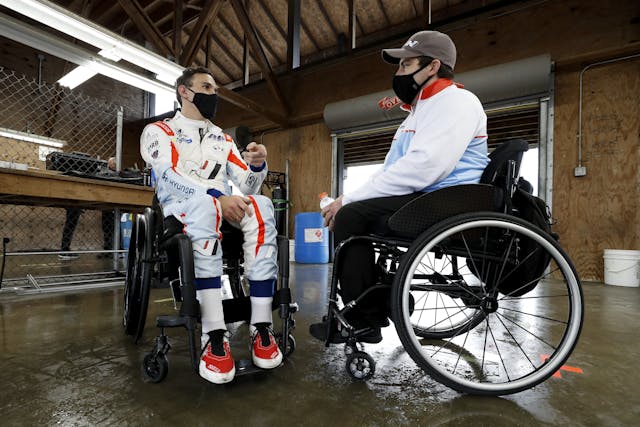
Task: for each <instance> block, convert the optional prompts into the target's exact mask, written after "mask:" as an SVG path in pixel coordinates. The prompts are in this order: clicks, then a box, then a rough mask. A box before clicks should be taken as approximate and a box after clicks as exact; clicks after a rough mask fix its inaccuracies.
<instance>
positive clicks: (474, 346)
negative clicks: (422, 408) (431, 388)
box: [392, 212, 583, 395]
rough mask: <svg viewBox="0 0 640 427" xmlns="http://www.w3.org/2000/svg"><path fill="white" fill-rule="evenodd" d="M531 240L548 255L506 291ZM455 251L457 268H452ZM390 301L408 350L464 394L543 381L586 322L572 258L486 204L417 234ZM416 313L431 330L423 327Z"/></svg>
mask: <svg viewBox="0 0 640 427" xmlns="http://www.w3.org/2000/svg"><path fill="white" fill-rule="evenodd" d="M527 241H529V243H530V242H534V243H535V245H531V244H528V245H527V246H526V247H527V248H534V247H535V250H536V251H544V252H546V256H548V257H549V260H550V262H549V264H548V266H546V268H543V269H541V270H539V271H538V273H537V276H536V277H534V278H532V279H530V280H529V281H528V282H527V283H524V284H521V286H520V287H519V288H518V290H515V291H514V292H507V293H506V294H505V293H503V291H504V290H505V289H508V288H509V286H508V285H509V284H510V283H509V282H510V281H511V282H514V283H520V281H521V279H522V278H521V277H515V276H517V274H514V275H511V273H513V272H514V271H516V272H518V271H522V269H521V267H522V265H523V263H527V261H528V260H530V259H534V258H536V256H535V254H533V253H527V250H523V248H525V246H523V242H527ZM451 257H456V262H457V264H458V265H457V270H458V273H457V275H450V274H449V271H448V270H447V268H448V267H447V263H448V261H447V260H450V259H451ZM521 289H526V290H527V291H526V292H525V293H524V294H519V292H520V290H521ZM516 295H517V296H516ZM411 299H413V300H414V304H415V306H414V307H413V309H412V310H411V309H410V301H411ZM426 301H429V303H426ZM423 302H425V303H423ZM392 310H393V313H394V319H397V321H396V323H395V325H396V330H397V331H398V336H399V337H400V340H401V341H402V344H403V346H404V348H405V350H406V351H407V352H408V353H409V355H410V356H411V358H412V359H413V360H414V361H415V362H416V363H417V364H418V365H419V366H420V367H421V368H422V369H423V370H425V371H426V372H427V373H428V374H429V375H430V376H432V377H433V378H434V379H436V380H438V381H440V382H441V383H443V384H445V385H447V386H449V387H451V388H453V389H455V390H457V391H460V392H463V393H470V394H480V395H504V394H510V393H517V392H519V391H522V390H526V389H529V388H531V387H533V386H535V385H537V384H539V383H541V382H542V381H544V380H546V379H547V378H549V377H550V376H551V375H553V374H554V373H555V372H556V371H557V370H558V369H559V368H560V367H561V366H562V365H563V364H564V363H565V362H566V360H567V359H568V357H569V356H570V354H571V352H572V351H573V349H574V347H575V345H576V343H577V340H578V337H579V335H580V330H581V328H582V318H583V299H582V289H581V284H580V280H579V278H578V275H577V273H576V271H575V268H574V267H573V264H572V263H571V260H570V259H569V258H568V257H567V255H566V254H565V252H564V251H563V250H562V248H561V247H560V246H559V245H558V244H557V242H556V241H555V240H554V239H553V238H552V237H551V236H550V235H549V234H547V233H545V232H544V231H542V230H540V229H538V228H537V227H535V226H533V225H532V224H530V223H528V222H526V221H523V220H521V219H519V218H515V217H513V216H509V215H504V214H498V213H490V212H487V213H484V212H482V213H472V214H465V215H459V216H456V217H453V218H451V219H449V220H446V221H443V222H441V223H439V224H437V225H435V226H434V227H432V228H430V229H429V230H427V231H425V232H424V233H423V234H422V235H420V236H419V237H418V238H417V239H416V240H415V242H414V243H413V244H412V245H411V247H410V248H409V249H408V250H407V253H406V256H405V257H404V259H403V261H402V263H401V264H400V266H399V269H398V274H397V275H396V278H395V280H394V285H393V293H392ZM472 310H473V311H472ZM470 313H473V314H470ZM417 318H420V319H419V322H420V324H421V327H422V328H423V329H426V330H428V331H432V332H433V333H432V334H431V336H427V337H426V338H425V337H423V336H421V334H420V333H418V332H416V326H415V325H416V323H418V320H417ZM438 333H439V334H440V336H436V335H437V334H438Z"/></svg>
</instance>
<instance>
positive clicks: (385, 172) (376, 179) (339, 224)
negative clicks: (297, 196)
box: [310, 31, 489, 343]
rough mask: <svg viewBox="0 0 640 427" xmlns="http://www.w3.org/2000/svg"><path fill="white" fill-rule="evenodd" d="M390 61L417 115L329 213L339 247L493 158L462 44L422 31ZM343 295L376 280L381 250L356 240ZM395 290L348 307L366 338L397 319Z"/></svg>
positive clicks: (321, 328) (398, 90)
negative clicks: (462, 67) (458, 71)
mask: <svg viewBox="0 0 640 427" xmlns="http://www.w3.org/2000/svg"><path fill="white" fill-rule="evenodd" d="M382 58H383V60H384V61H385V62H388V63H390V64H397V65H398V69H397V71H396V73H395V75H394V77H393V91H394V92H395V94H396V96H397V97H398V98H399V99H400V100H401V101H402V102H403V103H404V105H403V106H402V108H403V109H405V110H407V111H408V112H409V115H408V116H407V118H406V119H405V120H404V121H403V122H402V124H401V125H400V127H399V128H398V130H397V131H396V133H395V136H394V138H393V141H392V143H391V148H390V149H389V152H388V153H387V156H386V158H385V161H384V164H383V166H382V167H381V168H380V169H379V170H378V171H377V172H376V173H374V174H373V175H372V177H371V178H370V179H369V180H368V181H367V182H366V183H365V184H363V185H362V186H361V187H360V188H358V189H356V190H355V191H352V192H350V193H348V194H344V195H342V196H340V197H338V198H337V199H336V200H335V201H334V202H333V203H332V204H330V205H329V206H326V207H325V208H324V209H323V210H322V215H323V217H324V222H325V225H328V226H329V228H330V229H331V230H333V232H334V241H335V244H336V246H337V245H338V244H339V243H340V242H342V241H343V240H345V239H347V238H349V237H351V236H356V235H366V234H369V233H372V232H374V231H376V230H378V231H379V229H380V225H381V224H384V223H386V220H387V219H388V218H389V217H390V216H391V215H393V214H394V213H395V212H396V211H397V210H398V209H400V208H401V207H402V206H404V205H405V204H406V203H408V202H410V201H411V200H413V199H414V198H416V197H418V196H420V195H422V194H423V193H425V192H431V191H434V190H437V189H440V188H444V187H448V186H452V185H460V184H474V183H478V182H479V181H480V177H481V175H482V172H483V171H484V168H485V167H486V166H487V164H488V163H489V158H488V156H487V116H486V115H485V113H484V110H483V108H482V104H481V103H480V101H479V100H478V98H477V97H476V96H475V95H474V94H473V93H471V92H469V91H467V90H465V89H463V88H462V86H461V85H458V84H456V83H454V82H453V68H454V67H455V64H456V47H455V45H454V44H453V41H452V40H451V39H450V38H449V36H447V35H446V34H443V33H440V32H438V31H420V32H418V33H416V34H414V35H413V36H411V38H409V40H407V42H406V43H405V44H404V45H403V46H402V47H401V48H398V49H383V50H382ZM341 258H342V259H341V265H342V266H344V268H341V269H340V271H338V277H339V280H340V293H341V296H342V300H343V301H344V302H345V303H347V302H349V301H352V300H354V299H356V298H357V297H358V296H359V295H361V294H362V293H363V292H364V291H365V290H366V289H367V288H368V287H370V286H373V285H374V284H375V283H374V282H375V280H376V274H375V266H374V251H373V248H372V246H371V244H369V243H366V242H365V243H354V244H351V245H348V246H346V247H345V248H344V250H343V251H342V253H341ZM387 299H388V294H386V295H385V294H381V293H377V294H376V293H375V292H372V293H371V294H369V296H367V297H366V298H364V299H363V300H362V302H359V304H358V305H357V306H355V307H354V308H353V309H352V310H350V311H349V312H347V313H346V314H347V320H348V321H349V323H351V325H352V326H353V327H354V328H355V329H356V331H358V330H361V331H364V332H362V333H358V340H359V341H362V342H370V343H377V342H380V341H381V340H382V336H381V334H380V328H381V327H384V326H387V325H388V324H389V322H388V320H387V317H388V309H387V308H386V306H387V301H386V300H387ZM327 326H328V325H327V324H326V323H316V324H314V325H311V328H310V332H311V334H312V335H313V336H314V337H316V338H318V339H320V340H323V341H324V340H326V338H327V337H326V331H327V329H328V328H327ZM339 327H340V326H339V325H338V324H336V325H332V327H331V331H332V332H331V336H330V337H329V341H331V342H344V333H341V332H344V331H340V330H339Z"/></svg>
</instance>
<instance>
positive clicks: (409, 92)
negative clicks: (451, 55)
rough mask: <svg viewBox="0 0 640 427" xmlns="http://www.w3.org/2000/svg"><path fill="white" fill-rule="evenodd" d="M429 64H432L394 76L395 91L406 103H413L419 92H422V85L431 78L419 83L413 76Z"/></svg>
mask: <svg viewBox="0 0 640 427" xmlns="http://www.w3.org/2000/svg"><path fill="white" fill-rule="evenodd" d="M429 65H430V64H427V65H425V66H423V67H421V68H419V69H418V70H416V71H415V72H413V73H411V74H405V75H404V76H393V91H394V92H395V94H396V95H397V96H398V98H400V100H401V101H402V102H404V103H405V104H411V103H412V102H413V100H414V99H416V96H417V95H418V92H420V89H421V88H422V86H424V84H425V83H426V82H427V80H429V79H427V80H425V81H424V82H423V83H422V84H418V83H416V81H415V80H414V78H413V76H415V75H416V73H418V72H419V71H422V70H424V69H425V68H427V67H428V66H429Z"/></svg>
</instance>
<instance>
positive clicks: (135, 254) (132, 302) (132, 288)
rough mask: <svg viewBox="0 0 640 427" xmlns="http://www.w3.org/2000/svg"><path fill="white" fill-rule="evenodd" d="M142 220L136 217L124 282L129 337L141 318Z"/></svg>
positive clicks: (125, 314)
mask: <svg viewBox="0 0 640 427" xmlns="http://www.w3.org/2000/svg"><path fill="white" fill-rule="evenodd" d="M139 224H140V220H139V219H138V216H136V218H135V221H134V222H133V226H132V228H131V240H130V242H129V252H128V254H127V271H126V277H125V281H124V311H123V319H122V320H123V325H124V331H125V334H127V335H133V334H134V333H135V332H136V330H137V328H138V325H137V322H138V318H139V317H140V305H139V304H138V300H139V295H140V274H139V271H138V267H139V259H140V254H139V249H140V247H141V244H142V242H139V241H138V237H137V236H138V228H139Z"/></svg>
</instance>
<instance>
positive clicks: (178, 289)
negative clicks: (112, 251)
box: [123, 200, 298, 383]
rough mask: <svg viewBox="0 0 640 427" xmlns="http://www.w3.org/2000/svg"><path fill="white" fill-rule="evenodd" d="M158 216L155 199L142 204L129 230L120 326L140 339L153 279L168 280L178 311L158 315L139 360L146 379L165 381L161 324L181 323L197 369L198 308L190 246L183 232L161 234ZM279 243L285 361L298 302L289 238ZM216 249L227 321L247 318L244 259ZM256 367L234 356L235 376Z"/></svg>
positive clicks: (278, 302) (277, 300)
mask: <svg viewBox="0 0 640 427" xmlns="http://www.w3.org/2000/svg"><path fill="white" fill-rule="evenodd" d="M162 220H163V218H162V211H161V210H160V208H159V205H157V201H156V200H154V206H153V208H146V209H145V211H144V213H143V214H138V215H136V218H135V222H134V224H133V228H132V230H131V241H130V245H129V252H128V258H127V273H126V280H125V292H124V314H123V326H124V330H125V334H127V335H131V336H132V338H133V341H134V343H138V342H139V340H140V338H141V337H142V334H143V331H144V326H145V321H146V316H147V308H148V304H149V292H150V288H151V282H152V281H154V280H155V281H156V282H157V283H165V284H166V282H167V281H168V285H169V287H170V288H171V291H172V296H173V299H174V306H175V307H176V308H177V304H178V302H181V304H180V309H179V313H178V314H177V315H160V316H158V317H157V318H156V326H157V327H158V328H160V335H159V336H157V337H156V338H155V342H154V347H153V349H152V350H151V351H150V352H148V353H147V354H146V355H145V357H144V359H143V362H142V373H143V376H144V378H145V380H146V381H149V382H153V383H158V382H161V381H162V380H164V378H165V377H166V375H167V373H168V369H169V362H168V359H167V353H168V352H169V350H170V349H171V345H170V344H169V341H168V337H167V335H166V334H165V328H174V327H183V328H185V330H186V332H187V337H188V341H189V351H190V360H191V365H192V367H193V369H194V371H195V372H196V373H198V364H199V360H200V351H201V350H200V345H199V344H198V343H199V336H197V335H196V334H197V331H198V322H199V318H200V307H199V303H198V301H197V299H196V289H195V285H194V278H195V274H194V265H193V247H192V244H191V241H190V240H189V238H188V237H187V236H186V235H185V234H181V233H178V234H173V235H170V236H162V235H161V234H162V233H163V231H164V227H163V226H162V222H163V221H162ZM239 234H240V235H241V233H239ZM163 237H164V238H163ZM229 237H230V236H229ZM277 242H278V254H279V256H278V279H277V280H276V288H277V290H276V293H275V295H274V303H273V308H274V309H277V310H278V317H279V318H280V320H281V329H280V331H279V332H277V333H276V334H275V335H276V339H277V341H278V345H279V347H280V349H281V351H282V354H283V360H285V359H286V358H287V357H288V356H289V355H291V353H293V351H294V350H295V346H296V343H295V339H294V337H293V335H292V334H291V332H292V331H293V329H294V328H295V321H294V319H293V314H294V313H295V312H296V311H297V310H298V305H297V304H296V303H294V302H292V300H291V291H290V289H289V241H288V239H286V238H285V237H283V236H278V238H277ZM223 246H224V245H223ZM220 249H222V250H223V264H224V267H223V269H224V273H225V274H227V275H228V277H229V282H230V284H231V291H232V295H233V298H232V299H226V300H223V309H224V312H225V322H226V323H234V322H238V321H248V320H249V316H250V313H251V311H250V310H251V309H250V301H249V297H248V296H246V295H245V292H244V288H243V286H242V280H241V275H242V267H241V264H242V262H241V260H240V259H239V258H238V257H237V256H236V257H234V256H229V255H230V254H228V253H227V254H226V255H225V252H224V248H220ZM240 251H241V248H240ZM234 255H236V254H234ZM171 256H174V257H177V264H175V260H172V259H170V258H171ZM258 371H263V370H262V369H260V368H257V367H255V366H253V365H252V364H251V362H250V361H248V360H236V376H239V375H243V374H247V373H253V372H258Z"/></svg>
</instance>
